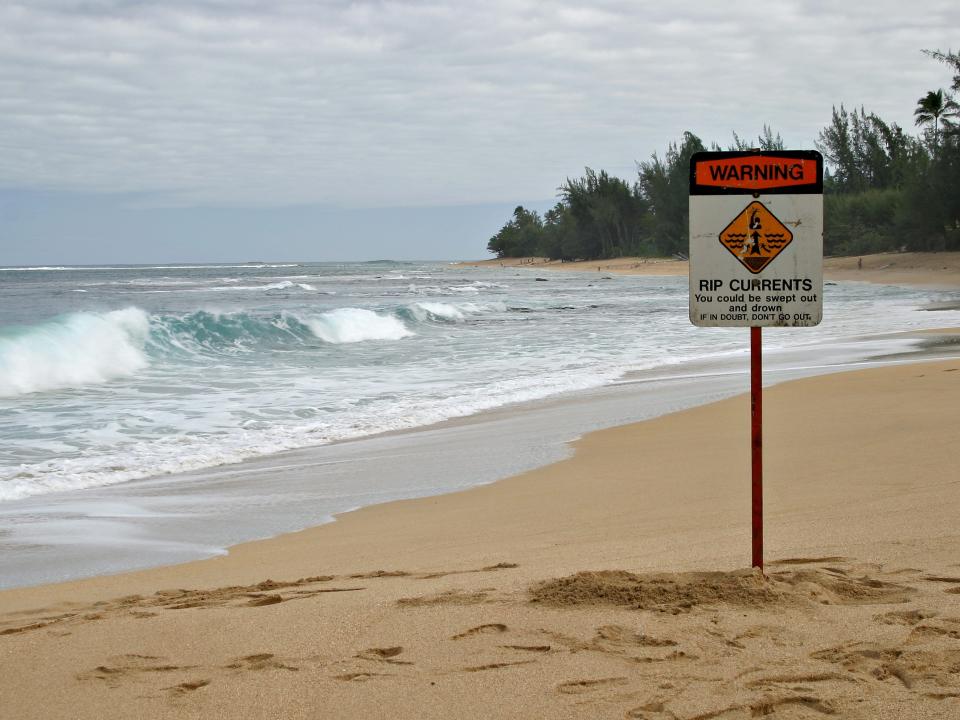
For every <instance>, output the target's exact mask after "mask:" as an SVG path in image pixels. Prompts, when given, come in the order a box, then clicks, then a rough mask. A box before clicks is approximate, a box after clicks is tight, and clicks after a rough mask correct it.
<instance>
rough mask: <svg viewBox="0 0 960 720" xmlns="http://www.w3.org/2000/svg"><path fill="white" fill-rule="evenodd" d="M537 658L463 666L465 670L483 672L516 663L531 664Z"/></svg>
mask: <svg viewBox="0 0 960 720" xmlns="http://www.w3.org/2000/svg"><path fill="white" fill-rule="evenodd" d="M535 662H536V660H516V661H514V662H498V663H487V664H486V665H474V666H472V667H465V668H463V672H482V671H484V670H499V669H500V668H505V667H513V666H514V665H530V664H532V663H535Z"/></svg>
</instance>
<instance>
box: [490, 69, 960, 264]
mask: <svg viewBox="0 0 960 720" xmlns="http://www.w3.org/2000/svg"><path fill="white" fill-rule="evenodd" d="M924 52H925V53H926V54H927V55H929V56H930V57H931V58H933V59H934V60H937V61H939V62H942V63H945V64H947V65H948V66H949V67H950V68H951V69H952V70H953V72H954V76H953V84H952V86H951V90H952V91H954V92H958V91H960V55H958V54H956V53H952V52H947V53H943V52H939V51H924ZM914 120H915V123H916V127H917V128H918V131H919V132H918V134H915V135H914V134H911V133H909V132H907V131H905V130H904V129H903V128H901V127H900V126H898V125H897V124H896V123H888V122H886V121H884V120H883V119H881V118H880V117H878V116H877V115H876V114H874V113H868V112H866V110H865V109H864V108H862V107H861V108H859V109H850V110H848V109H847V108H846V107H844V106H843V105H840V107H839V108H837V107H834V108H833V112H832V115H831V120H830V124H829V125H828V126H827V127H825V128H824V129H823V130H822V131H821V132H820V134H819V136H818V138H817V141H816V146H817V149H818V150H819V151H820V152H821V153H822V154H823V156H824V162H825V166H826V170H825V172H824V252H825V253H826V254H828V255H858V254H865V253H871V252H886V251H891V250H918V251H931V250H960V105H958V104H957V102H956V101H955V100H954V99H953V98H952V97H951V95H950V94H949V92H945V91H943V90H942V89H941V90H930V91H928V92H927V93H926V94H925V95H923V96H922V97H920V98H919V100H918V101H917V106H916V108H915V110H914ZM753 148H759V149H761V150H783V149H785V148H784V142H783V139H782V138H781V137H780V135H779V133H777V134H775V133H774V131H773V130H772V129H771V128H770V127H767V126H764V127H763V131H762V133H761V134H760V135H759V136H758V137H757V139H756V142H754V141H752V140H745V139H743V138H741V137H740V136H738V135H737V134H736V133H734V134H733V141H732V144H730V145H729V146H728V147H727V148H726V149H729V150H749V149H753ZM707 149H708V148H707V147H706V146H705V145H704V144H703V142H702V141H701V140H700V138H699V137H697V136H696V135H694V134H693V133H691V132H685V133H683V136H682V137H681V138H680V139H679V140H678V141H676V142H673V143H671V144H670V146H669V147H668V148H667V151H666V152H665V153H664V154H663V157H660V156H659V155H657V154H656V153H655V154H654V155H653V156H652V157H651V158H650V159H649V160H647V161H645V162H640V163H638V164H637V177H636V179H635V180H634V181H633V182H628V181H627V180H624V179H622V178H619V177H614V176H612V175H609V174H608V173H607V172H606V171H604V170H600V171H595V170H593V169H591V168H586V169H585V172H584V175H583V176H582V177H578V178H567V179H566V180H565V181H564V183H563V184H562V185H561V186H560V187H559V188H558V191H559V192H558V197H559V200H558V202H557V203H556V205H554V206H553V207H552V208H551V209H549V210H547V211H546V212H545V213H544V214H543V215H542V216H541V215H540V213H537V212H535V211H532V210H528V209H526V208H524V207H522V206H518V207H517V208H516V209H515V210H514V211H513V216H512V217H511V218H510V219H509V220H508V221H507V222H506V223H505V224H504V226H503V227H502V228H500V230H499V232H497V234H496V235H494V236H493V237H492V238H490V241H489V242H488V243H487V249H488V250H490V251H491V252H493V253H496V255H497V256H498V257H528V256H542V257H548V258H551V259H554V260H592V259H598V258H611V257H619V256H624V255H639V256H670V255H676V254H685V253H686V251H687V246H688V235H687V220H688V218H687V213H688V197H689V173H690V170H689V168H690V158H691V157H692V156H693V154H694V153H696V152H699V151H701V150H707ZM709 149H710V150H722V149H724V148H721V147H720V146H719V145H718V144H717V143H712V144H711V146H710V148H709Z"/></svg>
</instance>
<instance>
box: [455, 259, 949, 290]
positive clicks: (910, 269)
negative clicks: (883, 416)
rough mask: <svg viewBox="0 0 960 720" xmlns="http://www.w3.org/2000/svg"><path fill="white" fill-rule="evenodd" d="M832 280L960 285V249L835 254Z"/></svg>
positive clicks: (621, 266) (591, 268)
mask: <svg viewBox="0 0 960 720" xmlns="http://www.w3.org/2000/svg"><path fill="white" fill-rule="evenodd" d="M461 264H462V265H464V266H469V267H500V266H501V265H502V266H503V267H526V268H530V269H533V270H541V269H542V270H564V271H578V272H600V273H605V274H610V275H686V274H687V263H686V261H685V260H667V259H663V258H637V257H625V258H614V259H612V260H590V261H587V260H579V261H577V262H564V263H561V262H559V261H554V260H547V259H546V258H504V259H502V260H499V259H494V260H477V261H474V262H464V263H461ZM823 269H824V276H825V277H826V278H827V279H828V280H856V281H861V282H874V283H884V284H890V285H921V286H926V287H943V288H956V287H958V286H960V252H945V253H882V254H878V255H864V256H863V257H862V258H858V257H832V258H826V259H825V260H824V262H823Z"/></svg>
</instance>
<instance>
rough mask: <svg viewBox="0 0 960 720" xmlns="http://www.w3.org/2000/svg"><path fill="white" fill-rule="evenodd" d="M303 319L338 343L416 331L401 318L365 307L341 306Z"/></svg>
mask: <svg viewBox="0 0 960 720" xmlns="http://www.w3.org/2000/svg"><path fill="white" fill-rule="evenodd" d="M303 322H304V324H306V326H307V327H309V328H310V331H311V332H312V333H313V334H314V335H316V336H317V337H318V338H320V339H321V340H323V341H324V342H328V343H333V344H336V345H340V344H343V343H355V342H363V341H364V340H400V339H402V338H405V337H410V336H412V335H414V333H413V332H411V331H410V330H409V329H408V328H407V326H406V325H404V324H403V321H402V320H400V319H399V318H396V317H393V316H392V315H380V314H378V313H375V312H373V311H372V310H366V309H364V308H339V309H337V310H331V311H330V312H326V313H323V314H322V315H318V316H316V317H310V318H304V319H303Z"/></svg>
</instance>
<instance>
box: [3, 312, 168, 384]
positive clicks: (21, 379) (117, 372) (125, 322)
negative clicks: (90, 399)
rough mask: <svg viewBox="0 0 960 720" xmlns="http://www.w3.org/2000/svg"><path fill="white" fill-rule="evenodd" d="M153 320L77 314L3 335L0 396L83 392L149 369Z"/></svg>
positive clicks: (137, 316) (144, 316) (126, 315)
mask: <svg viewBox="0 0 960 720" xmlns="http://www.w3.org/2000/svg"><path fill="white" fill-rule="evenodd" d="M149 332H150V319H149V317H148V315H147V313H145V312H144V311H143V310H140V309H139V308H133V307H130V308H126V309H124V310H114V311H112V312H105V313H89V312H87V313H74V314H71V315H66V316H63V317H60V318H56V319H54V320H50V321H47V322H45V323H42V324H39V325H34V326H31V327H26V328H18V329H14V330H12V331H11V330H8V331H7V332H6V333H5V334H4V335H2V336H0V397H9V396H13V395H23V394H24V393H31V392H37V391H40V390H55V389H60V388H70V387H79V386H82V385H89V384H92V383H103V382H107V381H108V380H112V379H114V378H120V377H126V376H129V375H132V374H134V373H135V372H137V371H138V370H140V369H142V368H144V367H146V365H147V362H148V361H147V356H146V354H145V352H144V346H145V344H146V341H147V336H148V334H149Z"/></svg>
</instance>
